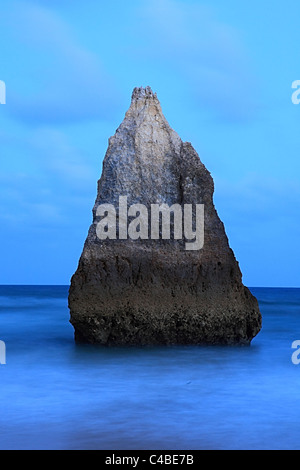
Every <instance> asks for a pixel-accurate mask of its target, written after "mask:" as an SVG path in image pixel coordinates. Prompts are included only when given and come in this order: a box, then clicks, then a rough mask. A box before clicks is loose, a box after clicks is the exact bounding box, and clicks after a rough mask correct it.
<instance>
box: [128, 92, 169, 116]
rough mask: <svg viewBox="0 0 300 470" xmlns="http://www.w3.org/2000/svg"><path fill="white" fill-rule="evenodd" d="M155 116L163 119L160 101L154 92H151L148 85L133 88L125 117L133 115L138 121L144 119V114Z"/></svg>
mask: <svg viewBox="0 0 300 470" xmlns="http://www.w3.org/2000/svg"><path fill="white" fill-rule="evenodd" d="M149 115H152V116H157V118H158V117H160V118H161V119H163V120H165V118H164V116H163V113H162V109H161V106H160V102H159V100H158V98H157V95H156V93H153V91H152V89H151V88H150V87H149V86H146V87H145V88H143V87H136V88H134V90H133V92H132V95H131V104H130V108H129V109H128V111H127V113H126V117H131V118H132V117H133V118H135V119H137V120H138V121H140V120H141V119H142V120H144V119H145V117H146V116H149Z"/></svg>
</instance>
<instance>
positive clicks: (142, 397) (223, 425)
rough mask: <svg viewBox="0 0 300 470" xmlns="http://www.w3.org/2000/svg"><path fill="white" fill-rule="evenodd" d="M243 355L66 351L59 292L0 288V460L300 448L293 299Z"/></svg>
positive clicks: (273, 301) (269, 295) (240, 350)
mask: <svg viewBox="0 0 300 470" xmlns="http://www.w3.org/2000/svg"><path fill="white" fill-rule="evenodd" d="M251 290H252V292H253V293H254V295H256V297H257V298H258V301H259V304H260V308H261V312H262V315H263V328H262V331H261V332H260V333H259V334H258V336H257V337H256V338H254V340H253V341H252V343H251V346H250V347H221V346H220V347H219V346H218V347H212V346H211V347H196V346H191V347H189V346H178V347H144V348H142V347H140V348H104V347H99V346H98V347H97V346H91V345H76V344H75V343H74V339H73V328H72V326H71V325H70V324H69V311H68V307H67V296H68V286H0V340H2V341H4V342H5V344H6V364H2V365H0V449H35V450H37V449H71V450H72V449H105V450H117V449H119V450H120V449H137V450H142V449H149V450H152V449H154V450H155V449H159V450H163V449H164V450H177V449H181V450H184V449H189V450H194V449H300V398H299V397H300V364H299V365H295V364H293V362H292V360H291V358H292V354H293V352H294V350H293V349H292V348H291V345H292V342H293V341H294V340H298V339H300V289H275V288H255V289H254V288H253V289H251Z"/></svg>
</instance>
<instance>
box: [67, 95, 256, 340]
mask: <svg viewBox="0 0 300 470" xmlns="http://www.w3.org/2000/svg"><path fill="white" fill-rule="evenodd" d="M213 191H214V183H213V179H212V177H211V175H210V173H209V171H208V170H207V169H206V168H205V166H204V164H203V163H202V162H201V161H200V159H199V156H198V155H197V153H196V151H195V150H194V148H193V147H192V145H191V144H190V143H188V142H182V141H181V139H180V137H179V136H178V135H177V134H176V132H174V131H173V130H172V129H171V127H170V126H169V124H168V122H167V121H166V119H165V117H164V116H163V113H162V110H161V106H160V103H159V101H158V99H157V96H156V94H154V93H153V92H152V90H151V89H150V88H149V87H146V88H135V89H134V91H133V94H132V100H131V105H130V108H129V110H128V111H127V113H126V115H125V118H124V121H123V122H122V124H121V125H120V126H119V128H118V129H117V131H116V133H115V135H114V136H113V137H111V138H110V139H109V146H108V149H107V152H106V155H105V158H104V161H103V171H102V176H101V178H100V180H99V182H98V194H97V198H96V201H95V205H94V208H93V223H92V225H91V227H90V229H89V232H88V236H87V239H86V241H85V244H84V248H83V252H82V254H81V257H80V260H79V264H78V268H77V270H76V272H75V274H74V275H73V277H72V279H71V286H70V290H69V308H70V322H71V323H72V325H73V327H74V330H75V341H77V342H88V343H100V344H103V345H146V344H249V343H250V342H251V340H252V339H253V337H254V336H255V335H256V334H257V333H258V332H259V331H260V328H261V314H260V311H259V307H258V303H257V300H256V298H255V297H254V296H253V295H252V294H251V293H250V291H249V290H248V288H247V287H245V286H244V285H243V283H242V275H241V271H240V269H239V265H238V262H237V261H236V259H235V256H234V253H233V251H232V250H231V248H230V246H229V243H228V238H227V236H226V233H225V229H224V225H223V223H222V222H221V220H220V219H219V217H218V214H217V212H216V210H215V207H214V203H213ZM120 196H121V197H122V196H123V199H121V200H122V201H123V202H126V199H124V197H125V196H126V197H127V207H128V208H129V207H130V206H132V205H133V204H143V205H144V206H145V207H146V208H148V209H149V212H148V215H147V214H144V219H143V220H142V219H139V221H140V222H141V224H140V226H139V227H137V228H136V231H135V233H137V230H138V228H140V229H142V227H146V225H143V224H144V223H145V224H147V223H148V224H149V227H150V225H151V220H152V219H151V218H150V215H151V214H150V209H151V204H160V205H161V204H167V205H168V206H171V205H173V204H179V205H180V210H181V209H182V211H183V212H184V209H185V208H186V207H187V205H189V207H192V208H193V212H192V213H193V224H194V225H193V228H194V230H195V227H196V222H197V219H196V216H197V213H196V204H198V205H199V206H198V207H200V208H201V207H204V244H203V247H201V243H200V248H199V249H189V248H188V245H187V242H188V241H189V242H190V241H191V240H187V237H184V236H182V237H181V238H179V239H175V237H174V233H175V232H174V230H175V218H174V219H172V217H171V224H170V234H171V235H170V237H169V239H164V238H163V229H162V227H160V232H159V234H158V236H159V238H158V239H151V235H152V233H151V232H150V228H149V231H148V236H146V235H147V233H145V231H144V232H143V231H142V230H141V232H140V236H141V237H142V236H144V238H138V239H132V237H133V236H134V230H132V233H131V234H132V237H130V236H129V235H127V239H126V233H124V227H125V231H126V228H127V224H126V226H125V225H124V224H125V221H124V217H123V215H122V214H123V212H124V210H123V212H122V209H120V208H119V203H120V199H119V198H120ZM103 204H110V205H112V206H113V207H115V208H116V230H115V239H111V238H106V239H100V238H99V236H98V235H99V230H100V228H101V223H100V222H101V220H102V222H103V221H105V220H106V221H107V220H108V219H107V217H106V219H105V217H104V216H105V215H106V216H107V215H108V213H107V212H105V213H104V212H103V213H101V215H100V216H99V208H100V209H101V207H103ZM110 207H111V206H110ZM133 214H134V211H133ZM138 215H139V212H137V213H136V214H135V217H133V216H131V217H129V216H128V221H129V222H132V221H134V220H136V221H137V220H138ZM101 216H103V217H101ZM110 220H111V221H112V220H113V219H110ZM122 223H123V225H122ZM120 227H123V228H120ZM102 228H103V227H102ZM103 230H104V229H103ZM113 232H114V230H112V232H110V235H111V236H112V234H113ZM199 233H200V232H199ZM137 235H139V234H137ZM156 235H157V232H156ZM184 235H186V234H185V232H184ZM122 237H123V238H122ZM189 238H191V237H189Z"/></svg>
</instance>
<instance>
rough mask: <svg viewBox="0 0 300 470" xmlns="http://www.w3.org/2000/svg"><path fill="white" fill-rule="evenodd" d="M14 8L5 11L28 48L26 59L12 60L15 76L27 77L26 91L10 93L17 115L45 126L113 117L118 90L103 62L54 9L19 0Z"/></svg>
mask: <svg viewBox="0 0 300 470" xmlns="http://www.w3.org/2000/svg"><path fill="white" fill-rule="evenodd" d="M13 6H14V8H11V9H8V10H6V11H4V12H3V14H4V15H5V19H6V23H7V25H8V26H9V30H10V33H9V34H12V37H13V40H14V41H17V42H18V46H19V49H18V48H17V49H18V50H20V49H22V58H21V59H20V60H18V57H17V58H16V59H17V60H15V61H10V63H11V65H13V67H14V73H15V74H18V72H20V74H21V73H22V74H23V75H22V79H21V80H20V79H19V82H18V85H17V86H19V84H20V82H21V83H22V88H20V87H19V89H18V88H17V87H16V88H15V90H13V89H10V106H9V108H8V109H9V111H11V112H12V114H13V116H16V117H18V118H21V119H24V120H25V121H27V122H30V121H35V122H39V123H49V122H65V121H77V120H84V119H94V118H101V117H106V118H107V116H108V115H109V114H110V112H111V110H113V109H114V107H115V106H116V105H117V91H116V88H115V85H114V80H113V78H112V77H111V76H110V75H109V73H108V72H107V71H106V69H105V67H104V66H103V64H102V62H101V58H100V57H98V56H97V55H96V54H94V53H92V52H91V51H89V50H88V49H86V48H85V47H83V46H82V45H81V44H80V41H79V40H78V39H77V38H76V34H75V32H74V31H73V30H72V28H71V27H70V26H69V24H68V23H66V22H65V21H64V20H63V19H62V18H61V17H60V16H59V15H58V14H57V13H55V12H54V11H52V10H51V9H50V8H45V7H41V6H38V5H36V4H32V3H30V2H26V3H25V2H17V1H15V2H13ZM12 31H13V33H12ZM8 39H10V38H9V37H8ZM24 62H26V66H24Z"/></svg>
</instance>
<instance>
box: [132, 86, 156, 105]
mask: <svg viewBox="0 0 300 470" xmlns="http://www.w3.org/2000/svg"><path fill="white" fill-rule="evenodd" d="M140 99H142V100H144V101H145V100H147V99H148V100H149V99H153V100H157V96H156V93H153V91H152V89H151V87H150V86H146V88H143V87H142V86H141V87H136V88H134V90H133V92H132V96H131V101H137V100H140Z"/></svg>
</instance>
